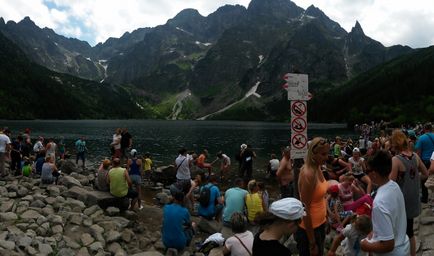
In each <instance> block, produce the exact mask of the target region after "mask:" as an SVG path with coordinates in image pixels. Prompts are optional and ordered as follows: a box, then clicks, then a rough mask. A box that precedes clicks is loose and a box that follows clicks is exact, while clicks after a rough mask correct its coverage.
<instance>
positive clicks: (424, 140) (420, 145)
mask: <svg viewBox="0 0 434 256" xmlns="http://www.w3.org/2000/svg"><path fill="white" fill-rule="evenodd" d="M428 136H429V137H431V139H432V140H431V139H430V138H429V137H428ZM433 142H434V133H432V132H431V133H425V134H424V135H421V136H420V137H419V139H418V140H417V142H416V150H420V151H421V158H422V160H423V161H429V160H430V158H431V155H432V152H433V151H434V143H433Z"/></svg>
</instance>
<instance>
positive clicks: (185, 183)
mask: <svg viewBox="0 0 434 256" xmlns="http://www.w3.org/2000/svg"><path fill="white" fill-rule="evenodd" d="M176 187H178V188H179V189H180V190H181V191H182V192H183V193H184V195H187V194H188V192H190V188H191V180H190V179H186V180H180V179H178V180H177V182H176Z"/></svg>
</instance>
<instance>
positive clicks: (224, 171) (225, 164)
mask: <svg viewBox="0 0 434 256" xmlns="http://www.w3.org/2000/svg"><path fill="white" fill-rule="evenodd" d="M217 160H220V179H221V180H224V179H225V177H227V175H228V173H229V171H230V168H231V159H230V158H229V157H228V156H227V155H226V154H223V152H222V151H220V152H218V153H217V159H216V161H217Z"/></svg>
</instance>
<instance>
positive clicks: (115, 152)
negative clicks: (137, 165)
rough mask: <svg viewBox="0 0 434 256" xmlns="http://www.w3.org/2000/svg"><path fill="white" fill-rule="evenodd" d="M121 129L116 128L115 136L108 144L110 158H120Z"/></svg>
mask: <svg viewBox="0 0 434 256" xmlns="http://www.w3.org/2000/svg"><path fill="white" fill-rule="evenodd" d="M121 131H122V130H121V128H117V129H116V132H115V134H113V141H112V143H111V144H110V147H111V151H112V158H113V159H114V158H119V159H121V158H122V151H121V139H122V135H121Z"/></svg>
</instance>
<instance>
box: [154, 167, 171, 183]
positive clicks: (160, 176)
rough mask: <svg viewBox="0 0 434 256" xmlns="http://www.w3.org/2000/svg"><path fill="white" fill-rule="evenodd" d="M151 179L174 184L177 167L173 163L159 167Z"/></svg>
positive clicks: (155, 181)
mask: <svg viewBox="0 0 434 256" xmlns="http://www.w3.org/2000/svg"><path fill="white" fill-rule="evenodd" d="M151 181H152V182H154V183H157V182H160V183H163V184H164V185H169V184H172V183H174V182H175V181H176V168H175V166H173V165H169V166H161V167H158V168H157V169H156V170H155V171H153V172H152V174H151Z"/></svg>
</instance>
